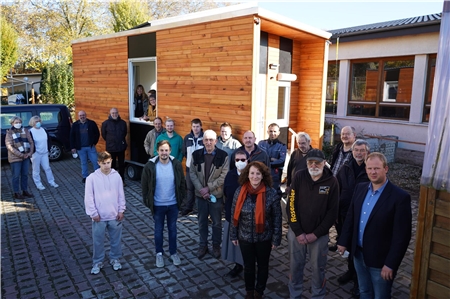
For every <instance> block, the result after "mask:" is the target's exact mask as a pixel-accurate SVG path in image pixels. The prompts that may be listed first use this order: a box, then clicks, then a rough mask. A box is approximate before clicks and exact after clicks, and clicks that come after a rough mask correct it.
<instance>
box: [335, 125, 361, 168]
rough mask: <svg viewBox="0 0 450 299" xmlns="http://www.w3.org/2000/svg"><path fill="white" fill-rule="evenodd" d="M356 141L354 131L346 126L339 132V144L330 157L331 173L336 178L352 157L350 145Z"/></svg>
mask: <svg viewBox="0 0 450 299" xmlns="http://www.w3.org/2000/svg"><path fill="white" fill-rule="evenodd" d="M355 140H356V130H355V128H353V127H350V126H346V127H343V128H342V130H341V142H339V143H338V144H336V146H335V147H334V149H333V153H332V156H331V167H330V168H331V171H332V172H333V175H334V176H336V175H337V173H338V172H339V169H341V166H342V165H344V163H345V162H347V161H348V160H350V158H351V157H352V144H353V142H355Z"/></svg>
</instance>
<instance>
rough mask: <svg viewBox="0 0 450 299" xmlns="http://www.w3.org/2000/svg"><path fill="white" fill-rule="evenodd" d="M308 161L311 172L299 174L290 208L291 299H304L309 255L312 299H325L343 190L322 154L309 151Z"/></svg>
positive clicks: (292, 191)
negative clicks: (333, 230) (331, 244)
mask: <svg viewBox="0 0 450 299" xmlns="http://www.w3.org/2000/svg"><path fill="white" fill-rule="evenodd" d="M306 160H307V165H308V169H304V170H300V171H298V172H297V173H296V174H295V177H294V179H293V181H292V184H291V188H292V189H291V192H290V193H289V194H288V198H289V201H288V205H287V207H286V213H287V215H288V223H289V231H288V246H289V260H290V267H289V271H290V280H289V292H290V296H291V298H302V293H303V269H304V267H305V264H306V255H307V253H309V258H310V263H311V268H312V269H311V270H312V271H311V272H312V277H311V297H312V298H324V297H325V294H326V287H325V284H326V280H325V267H326V264H327V251H328V231H329V229H330V227H331V226H332V225H333V223H334V221H335V220H336V217H337V213H338V203H339V186H338V182H337V179H336V178H335V177H334V176H333V174H332V173H331V171H330V170H329V169H328V167H325V155H324V154H323V152H322V151H320V150H318V149H313V150H311V151H309V152H308V154H307V155H306Z"/></svg>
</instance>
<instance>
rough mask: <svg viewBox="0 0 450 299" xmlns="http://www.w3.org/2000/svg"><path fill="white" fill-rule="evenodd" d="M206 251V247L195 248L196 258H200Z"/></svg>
mask: <svg viewBox="0 0 450 299" xmlns="http://www.w3.org/2000/svg"><path fill="white" fill-rule="evenodd" d="M207 252H208V247H206V246H205V247H199V248H198V250H197V258H198V259H202V258H203V257H204V256H205V255H206V253H207Z"/></svg>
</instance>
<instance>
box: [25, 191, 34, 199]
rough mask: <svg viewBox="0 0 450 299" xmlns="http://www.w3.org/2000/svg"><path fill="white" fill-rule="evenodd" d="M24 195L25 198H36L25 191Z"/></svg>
mask: <svg viewBox="0 0 450 299" xmlns="http://www.w3.org/2000/svg"><path fill="white" fill-rule="evenodd" d="M22 194H23V196H25V197H29V198H31V197H34V195H33V194H31V193H30V192H28V191H23V192H22Z"/></svg>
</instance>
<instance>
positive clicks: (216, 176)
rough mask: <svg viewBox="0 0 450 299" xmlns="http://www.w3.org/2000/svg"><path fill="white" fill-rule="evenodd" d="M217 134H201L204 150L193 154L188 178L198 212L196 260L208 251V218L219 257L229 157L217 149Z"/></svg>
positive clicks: (218, 256)
mask: <svg viewBox="0 0 450 299" xmlns="http://www.w3.org/2000/svg"><path fill="white" fill-rule="evenodd" d="M216 143H217V134H216V133H215V132H214V131H213V130H206V131H205V132H204V133H203V146H204V148H201V149H198V150H196V151H194V152H193V153H192V159H191V164H190V167H189V175H190V178H191V181H192V184H193V185H194V188H195V196H196V198H197V210H198V229H199V235H200V239H199V247H198V251H197V257H198V258H199V259H201V258H203V257H204V256H205V255H206V253H207V252H208V217H211V221H212V243H213V247H212V255H213V256H214V257H215V258H220V255H221V253H220V251H221V247H220V244H221V242H222V207H223V184H224V181H225V176H226V175H227V172H228V168H229V165H230V163H229V161H228V154H227V153H226V152H225V151H223V150H221V149H218V148H217V147H216Z"/></svg>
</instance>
